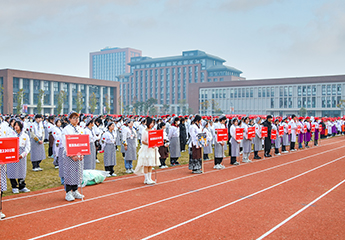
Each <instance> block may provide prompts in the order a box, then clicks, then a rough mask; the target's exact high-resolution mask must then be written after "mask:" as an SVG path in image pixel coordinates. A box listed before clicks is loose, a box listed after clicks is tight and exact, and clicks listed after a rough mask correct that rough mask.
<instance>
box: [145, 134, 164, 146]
mask: <svg viewBox="0 0 345 240" xmlns="http://www.w3.org/2000/svg"><path fill="white" fill-rule="evenodd" d="M148 142H149V148H153V147H159V146H163V145H164V138H163V130H151V131H149V140H148Z"/></svg>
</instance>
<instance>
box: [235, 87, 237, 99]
mask: <svg viewBox="0 0 345 240" xmlns="http://www.w3.org/2000/svg"><path fill="white" fill-rule="evenodd" d="M235 98H237V88H235Z"/></svg>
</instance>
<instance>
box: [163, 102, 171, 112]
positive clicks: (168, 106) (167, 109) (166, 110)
mask: <svg viewBox="0 0 345 240" xmlns="http://www.w3.org/2000/svg"><path fill="white" fill-rule="evenodd" d="M169 109H170V105H169V104H163V112H164V114H168V111H169Z"/></svg>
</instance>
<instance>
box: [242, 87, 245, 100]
mask: <svg viewBox="0 0 345 240" xmlns="http://www.w3.org/2000/svg"><path fill="white" fill-rule="evenodd" d="M242 97H243V98H245V97H246V93H245V89H244V88H242Z"/></svg>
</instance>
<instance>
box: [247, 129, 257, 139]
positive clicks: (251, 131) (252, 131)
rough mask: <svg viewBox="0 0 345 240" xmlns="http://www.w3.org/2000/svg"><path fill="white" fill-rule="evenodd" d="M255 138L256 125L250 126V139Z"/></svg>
mask: <svg viewBox="0 0 345 240" xmlns="http://www.w3.org/2000/svg"><path fill="white" fill-rule="evenodd" d="M252 138H255V127H248V139H252Z"/></svg>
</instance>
